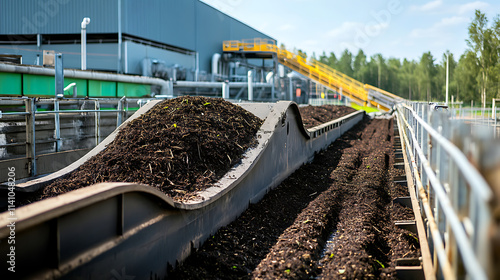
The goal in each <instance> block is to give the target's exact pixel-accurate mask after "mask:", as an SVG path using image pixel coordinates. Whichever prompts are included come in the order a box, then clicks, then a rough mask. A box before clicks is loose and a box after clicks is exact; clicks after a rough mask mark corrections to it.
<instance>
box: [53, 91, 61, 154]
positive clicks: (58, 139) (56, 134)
mask: <svg viewBox="0 0 500 280" xmlns="http://www.w3.org/2000/svg"><path fill="white" fill-rule="evenodd" d="M54 111H55V114H54V130H55V131H54V138H55V141H56V142H55V143H56V147H55V148H56V149H55V150H56V153H57V152H60V151H61V122H60V118H59V99H58V98H55V99H54Z"/></svg>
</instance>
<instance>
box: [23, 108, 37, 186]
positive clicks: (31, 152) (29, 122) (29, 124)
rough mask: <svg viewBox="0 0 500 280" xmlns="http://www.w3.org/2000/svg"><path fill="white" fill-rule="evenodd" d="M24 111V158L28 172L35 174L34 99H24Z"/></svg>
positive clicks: (30, 174)
mask: <svg viewBox="0 0 500 280" xmlns="http://www.w3.org/2000/svg"><path fill="white" fill-rule="evenodd" d="M24 102H25V107H26V113H28V114H27V115H25V122H26V158H27V159H28V174H29V176H36V175H37V170H36V143H35V142H36V135H35V111H36V107H35V100H34V99H33V98H28V99H26V100H25V101H24Z"/></svg>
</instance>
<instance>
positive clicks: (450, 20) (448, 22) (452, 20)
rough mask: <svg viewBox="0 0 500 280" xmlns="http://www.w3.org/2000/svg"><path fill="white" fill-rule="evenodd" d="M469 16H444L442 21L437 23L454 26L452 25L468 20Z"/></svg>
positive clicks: (438, 24) (438, 25) (437, 24)
mask: <svg viewBox="0 0 500 280" xmlns="http://www.w3.org/2000/svg"><path fill="white" fill-rule="evenodd" d="M468 21H469V18H467V17H459V16H454V17H449V18H443V19H441V21H440V22H438V23H436V26H437V27H440V26H452V25H457V24H461V23H465V22H468Z"/></svg>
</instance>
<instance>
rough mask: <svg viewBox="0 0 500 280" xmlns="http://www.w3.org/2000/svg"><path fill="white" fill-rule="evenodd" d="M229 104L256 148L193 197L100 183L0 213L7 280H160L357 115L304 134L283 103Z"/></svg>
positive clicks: (33, 185)
mask: <svg viewBox="0 0 500 280" xmlns="http://www.w3.org/2000/svg"><path fill="white" fill-rule="evenodd" d="M153 105H154V103H153V102H151V103H150V104H148V105H146V106H144V107H143V108H141V110H140V111H138V112H137V113H136V114H135V115H134V116H132V117H131V118H132V119H133V118H135V117H137V116H139V115H140V114H142V113H144V112H145V111H147V110H148V109H150V108H151V107H152V106H153ZM239 105H240V106H242V107H243V108H245V109H247V110H249V111H251V112H252V113H254V114H255V115H257V116H259V117H261V118H263V119H264V118H265V121H264V123H263V125H262V127H261V129H260V130H259V131H258V133H257V138H258V145H257V147H256V148H253V149H251V150H249V151H247V153H246V155H245V157H244V159H243V161H242V163H241V164H240V165H238V166H237V167H235V168H234V169H232V170H231V171H229V172H228V173H227V174H226V175H225V176H224V177H223V178H222V179H221V180H219V182H218V183H217V184H216V186H214V187H211V188H208V189H207V190H205V191H203V192H200V193H199V199H197V200H192V201H189V202H185V203H180V202H176V201H173V200H172V199H171V198H169V197H167V196H166V195H165V194H163V193H162V192H159V191H157V190H156V189H154V188H152V187H149V186H145V185H139V184H133V183H102V184H97V185H93V186H90V187H87V188H83V189H78V190H76V191H72V192H69V193H66V194H63V195H60V196H58V197H55V198H50V199H46V200H42V201H39V202H36V203H33V204H30V205H27V206H24V207H20V208H19V209H16V210H15V216H10V213H9V212H4V213H2V214H0V239H1V240H0V251H1V252H9V251H10V246H11V245H10V244H8V240H9V236H10V235H11V234H12V231H11V230H10V228H9V227H7V225H9V224H10V223H11V222H15V242H16V243H15V245H14V246H15V248H14V252H15V257H14V259H15V267H16V274H15V276H16V278H18V279H19V278H37V279H38V278H61V277H62V278H88V279H95V278H107V279H109V278H112V277H115V278H116V277H118V276H120V277H125V276H135V277H136V279H144V278H150V277H163V276H164V275H165V273H166V271H167V266H168V265H175V263H176V262H177V261H182V260H183V259H184V258H186V257H187V256H188V255H189V254H190V252H191V250H192V249H193V248H195V247H198V246H199V245H200V244H201V243H202V242H203V241H204V240H206V239H207V238H209V236H210V235H211V234H213V233H215V232H216V231H217V230H218V229H219V228H220V227H221V226H224V225H226V224H228V223H229V222H231V221H232V220H234V219H235V218H236V217H237V216H239V215H240V214H241V213H242V212H243V211H244V210H245V209H246V208H247V207H248V205H249V204H250V203H253V202H257V201H259V200H260V199H261V198H262V197H263V196H264V195H265V194H266V193H267V192H268V191H269V190H270V189H272V188H273V187H276V186H277V185H278V184H279V183H280V182H281V181H282V180H284V179H285V178H286V177H288V176H289V175H290V174H291V173H292V172H293V171H294V170H296V169H297V168H298V167H300V166H301V165H302V164H304V163H306V162H308V161H310V160H311V159H312V158H313V156H314V154H315V153H316V152H317V151H319V150H321V149H324V148H326V147H327V146H328V145H329V144H331V143H332V142H333V141H334V140H335V139H337V138H338V137H339V136H340V135H342V134H343V133H344V132H345V131H347V130H349V129H350V128H351V127H352V126H354V125H355V124H356V123H357V122H359V121H360V120H361V119H362V118H363V115H364V113H363V112H362V111H357V112H354V113H352V114H350V115H347V116H345V117H342V118H340V119H338V120H334V121H331V122H328V123H325V124H323V125H321V126H318V127H315V128H313V129H310V130H307V129H305V128H304V127H303V125H302V119H301V117H300V113H299V110H298V107H297V105H296V104H295V103H293V102H278V103H272V104H267V103H259V104H256V103H246V104H239ZM116 132H117V131H115V132H114V133H113V134H112V135H110V136H109V137H108V138H107V139H106V140H105V141H103V143H101V144H100V145H99V146H97V147H96V148H95V149H93V150H92V151H91V152H89V154H87V155H86V156H85V157H84V158H82V159H81V160H80V161H78V162H75V163H74V164H73V165H71V166H68V167H67V168H65V169H63V170H61V171H59V172H56V173H54V174H52V175H51V176H47V177H45V178H42V179H39V180H34V181H32V182H28V183H25V184H22V185H19V186H18V189H19V190H20V189H24V190H25V191H26V190H34V189H37V188H39V187H41V186H43V185H45V184H47V183H48V182H50V181H52V180H55V179H56V178H58V177H60V176H63V175H64V174H66V173H68V172H71V171H72V170H74V169H75V168H76V167H78V166H79V165H80V164H82V163H83V162H84V161H85V160H87V159H88V158H90V157H91V156H92V155H94V154H96V153H98V152H99V151H101V150H103V149H104V148H105V146H106V145H107V144H108V143H110V142H111V141H112V139H114V136H115V135H116ZM13 217H14V218H15V220H11V219H10V218H13ZM8 258H9V256H7V255H6V254H2V255H1V256H0V260H1V262H2V269H1V274H0V275H1V276H2V277H1V278H2V279H8V278H5V277H8V276H9V275H8V274H7V275H6V273H9V272H8V270H7V267H8V266H9V264H8V263H7V261H8V260H9V259H8Z"/></svg>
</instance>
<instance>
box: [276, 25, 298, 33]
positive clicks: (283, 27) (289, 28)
mask: <svg viewBox="0 0 500 280" xmlns="http://www.w3.org/2000/svg"><path fill="white" fill-rule="evenodd" d="M293 29H295V26H293V25H292V24H283V25H280V26H279V27H278V30H279V31H289V30H293Z"/></svg>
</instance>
